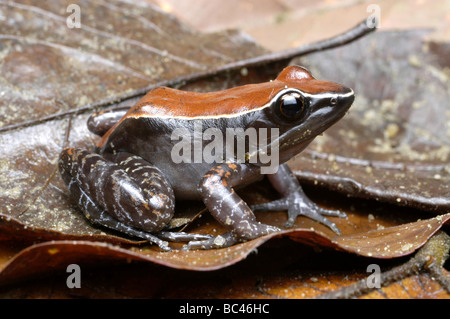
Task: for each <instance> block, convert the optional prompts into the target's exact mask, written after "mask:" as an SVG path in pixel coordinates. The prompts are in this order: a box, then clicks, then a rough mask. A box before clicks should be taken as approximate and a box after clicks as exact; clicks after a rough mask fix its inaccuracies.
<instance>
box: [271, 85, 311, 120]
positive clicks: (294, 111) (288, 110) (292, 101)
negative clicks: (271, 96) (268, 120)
mask: <svg viewBox="0 0 450 319" xmlns="http://www.w3.org/2000/svg"><path fill="white" fill-rule="evenodd" d="M305 106H306V101H305V98H304V97H303V96H301V95H300V94H299V93H296V92H294V93H287V94H284V95H283V96H281V97H280V98H279V99H278V101H277V103H276V106H275V107H276V111H277V113H279V115H280V116H281V117H282V118H284V119H286V120H290V121H291V120H296V119H298V118H299V117H300V116H301V115H302V113H303V111H304V109H305Z"/></svg>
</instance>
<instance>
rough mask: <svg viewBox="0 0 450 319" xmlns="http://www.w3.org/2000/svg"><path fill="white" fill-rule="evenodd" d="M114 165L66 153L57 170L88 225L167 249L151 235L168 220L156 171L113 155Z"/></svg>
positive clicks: (166, 192) (169, 194)
mask: <svg viewBox="0 0 450 319" xmlns="http://www.w3.org/2000/svg"><path fill="white" fill-rule="evenodd" d="M113 160H114V161H111V160H110V159H105V158H104V157H102V156H100V155H99V154H96V153H90V152H87V151H85V150H79V149H73V148H68V149H65V150H64V151H63V152H62V153H61V156H60V160H59V170H60V173H61V176H62V178H63V179H64V181H65V183H66V185H68V188H69V191H70V193H71V197H72V198H73V199H74V200H75V201H76V202H77V203H78V206H79V207H80V209H81V210H82V211H83V213H84V214H85V216H86V217H87V218H88V219H89V220H90V221H91V222H92V223H94V224H100V225H103V226H105V227H108V228H111V229H114V230H117V231H120V232H123V233H126V234H128V235H130V236H135V237H138V238H143V239H146V240H149V241H150V242H152V243H156V244H157V245H158V246H160V247H161V248H163V249H164V248H167V243H165V242H164V241H163V240H161V239H159V238H158V237H156V235H152V233H157V232H159V231H160V230H161V229H162V228H163V227H164V226H165V225H166V224H167V223H168V222H169V221H170V219H171V218H172V216H173V213H174V206H175V197H174V194H173V191H172V188H171V186H170V185H169V183H168V182H167V180H166V179H165V178H164V176H163V175H162V173H161V172H160V171H159V170H158V169H157V168H155V167H153V166H151V165H150V164H149V163H148V162H146V161H144V160H143V159H141V158H139V157H137V156H134V155H131V154H128V153H118V154H117V155H115V158H113ZM116 163H117V164H116ZM194 238H195V237H194Z"/></svg>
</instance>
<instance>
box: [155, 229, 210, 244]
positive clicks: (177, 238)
mask: <svg viewBox="0 0 450 319" xmlns="http://www.w3.org/2000/svg"><path fill="white" fill-rule="evenodd" d="M158 237H159V238H161V239H164V240H167V241H171V242H183V241H194V240H197V241H198V240H208V239H211V238H213V237H214V236H213V235H207V234H191V233H185V232H170V231H161V232H159V233H158Z"/></svg>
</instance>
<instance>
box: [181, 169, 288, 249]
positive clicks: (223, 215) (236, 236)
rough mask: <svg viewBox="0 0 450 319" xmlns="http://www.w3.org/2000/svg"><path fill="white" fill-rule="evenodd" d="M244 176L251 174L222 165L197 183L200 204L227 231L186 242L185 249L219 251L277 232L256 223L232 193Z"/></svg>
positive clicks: (245, 206) (247, 207)
mask: <svg viewBox="0 0 450 319" xmlns="http://www.w3.org/2000/svg"><path fill="white" fill-rule="evenodd" d="M246 173H250V172H249V171H248V170H247V167H246V166H243V165H240V164H234V163H224V164H220V165H216V166H214V167H213V168H212V169H210V170H209V172H208V173H207V174H206V175H205V176H204V177H203V179H202V181H201V182H200V184H199V193H200V195H201V197H202V199H203V202H204V203H205V205H206V207H207V208H208V210H209V212H210V213H211V215H212V216H213V217H214V218H215V219H216V220H217V221H218V222H219V223H220V224H221V225H223V226H225V227H226V228H227V229H228V230H229V232H228V233H225V234H223V235H219V236H217V237H214V238H211V239H209V240H203V241H192V242H189V244H188V245H187V246H186V247H185V249H191V248H200V249H211V248H222V247H227V246H231V245H233V244H235V243H236V242H238V241H245V240H251V239H255V238H258V237H261V236H264V235H267V234H269V233H273V232H276V231H279V230H280V229H279V228H277V227H274V226H270V225H266V224H262V223H260V222H258V221H257V220H256V217H255V215H254V214H253V212H252V210H251V209H250V207H249V206H248V205H247V204H246V203H245V202H244V201H243V200H242V199H241V198H240V197H239V195H238V194H236V192H235V191H234V189H233V186H234V185H237V184H240V183H241V182H242V181H245V180H246Z"/></svg>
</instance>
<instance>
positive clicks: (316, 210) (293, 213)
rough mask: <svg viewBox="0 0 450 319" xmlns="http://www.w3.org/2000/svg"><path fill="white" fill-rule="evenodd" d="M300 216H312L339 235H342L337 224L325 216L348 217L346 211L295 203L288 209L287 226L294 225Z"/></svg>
mask: <svg viewBox="0 0 450 319" xmlns="http://www.w3.org/2000/svg"><path fill="white" fill-rule="evenodd" d="M298 216H305V217H308V218H311V219H312V220H315V221H317V222H319V223H321V224H323V225H325V226H327V227H328V228H330V229H331V230H332V231H333V232H334V233H336V234H337V235H340V234H341V232H340V230H339V228H338V227H337V226H336V224H335V223H333V222H332V221H330V220H329V219H328V218H326V217H324V216H333V217H347V215H346V214H345V213H342V212H340V211H337V210H328V209H324V208H321V207H318V206H315V205H314V206H312V207H308V206H306V207H305V206H304V207H301V206H300V205H293V206H291V207H290V208H289V209H288V220H287V222H286V223H285V227H288V228H289V227H292V226H293V225H294V223H295V220H296V219H297V217H298Z"/></svg>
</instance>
